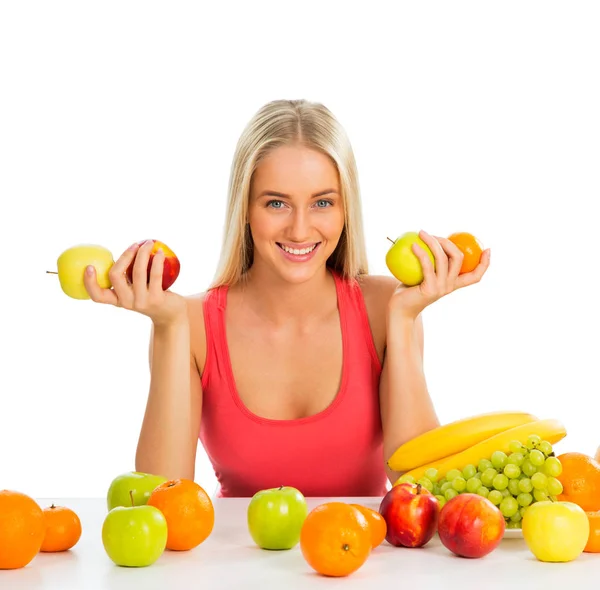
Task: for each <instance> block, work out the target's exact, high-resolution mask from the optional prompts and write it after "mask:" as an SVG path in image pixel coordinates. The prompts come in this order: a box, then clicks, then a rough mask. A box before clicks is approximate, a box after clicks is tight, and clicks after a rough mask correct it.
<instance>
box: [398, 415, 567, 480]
mask: <svg viewBox="0 0 600 590" xmlns="http://www.w3.org/2000/svg"><path fill="white" fill-rule="evenodd" d="M532 434H535V435H537V436H539V437H540V438H541V439H543V440H546V441H548V442H549V443H551V444H555V443H557V442H558V441H559V440H561V439H562V438H564V437H565V436H566V434H567V432H566V430H565V427H564V426H563V424H562V423H561V422H560V421H559V420H555V419H546V420H534V421H533V422H528V423H526V424H521V425H520V426H515V427H514V428H509V429H508V430H504V431H502V432H500V433H498V434H495V435H494V436H491V437H489V438H487V439H485V440H483V441H481V442H479V443H477V444H475V445H473V446H472V447H469V448H468V449H465V450H464V451H460V452H458V453H455V454H453V455H450V456H448V457H445V458H444V459H440V460H438V461H432V462H431V463H428V464H425V465H421V466H420V467H417V468H415V469H411V470H410V471H407V472H406V474H405V475H411V476H413V477H414V478H415V480H417V481H418V480H419V478H421V477H423V476H424V475H425V472H426V471H427V470H428V469H431V468H435V469H437V471H438V472H440V473H446V472H448V471H450V470H452V469H458V470H462V469H464V468H465V467H466V466H467V465H476V464H477V463H478V462H479V460H480V459H483V458H487V457H489V456H491V454H492V453H493V452H495V451H501V452H504V453H508V452H509V444H510V442H511V441H515V440H516V441H520V442H521V443H525V442H526V441H527V439H528V437H529V436H530V435H532Z"/></svg>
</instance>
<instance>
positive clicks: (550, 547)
mask: <svg viewBox="0 0 600 590" xmlns="http://www.w3.org/2000/svg"><path fill="white" fill-rule="evenodd" d="M521 529H522V532H523V538H524V539H525V542H526V543H527V546H528V547H529V549H530V551H531V552H532V553H533V554H534V555H535V556H536V557H537V558H538V559H539V560H540V561H552V562H565V561H573V560H574V559H575V558H576V557H578V556H579V555H580V554H581V553H582V552H583V549H584V547H585V546H586V544H587V541H588V537H589V534H590V523H589V520H588V517H587V514H586V513H585V512H584V510H583V508H581V507H580V506H578V505H577V504H575V503H573V502H559V501H551V500H545V501H542V502H535V503H534V504H531V506H529V507H528V508H527V510H525V512H524V514H523V520H522V521H521Z"/></svg>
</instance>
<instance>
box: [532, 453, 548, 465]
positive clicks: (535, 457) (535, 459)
mask: <svg viewBox="0 0 600 590" xmlns="http://www.w3.org/2000/svg"><path fill="white" fill-rule="evenodd" d="M545 460H546V457H545V456H544V453H542V451H538V450H537V449H534V450H533V451H531V453H529V461H530V463H531V464H532V465H535V466H536V467H540V466H542V465H543V464H544V461H545Z"/></svg>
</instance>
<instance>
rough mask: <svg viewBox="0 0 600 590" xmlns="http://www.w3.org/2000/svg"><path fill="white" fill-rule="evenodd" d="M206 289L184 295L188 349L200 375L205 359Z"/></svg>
mask: <svg viewBox="0 0 600 590" xmlns="http://www.w3.org/2000/svg"><path fill="white" fill-rule="evenodd" d="M207 293H208V291H202V292H201V293H195V294H193V295H188V296H186V297H185V298H184V299H185V302H186V304H187V310H188V320H189V323H190V351H191V353H192V356H193V358H194V360H195V362H196V367H197V368H198V372H199V373H200V375H202V371H203V370H204V363H205V361H206V328H205V326H204V300H205V298H206V295H207Z"/></svg>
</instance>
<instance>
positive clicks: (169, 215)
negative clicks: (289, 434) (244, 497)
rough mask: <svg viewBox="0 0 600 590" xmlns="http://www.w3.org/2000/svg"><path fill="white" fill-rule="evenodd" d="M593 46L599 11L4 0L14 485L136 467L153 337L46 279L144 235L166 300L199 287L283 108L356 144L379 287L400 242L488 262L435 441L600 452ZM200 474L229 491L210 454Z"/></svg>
mask: <svg viewBox="0 0 600 590" xmlns="http://www.w3.org/2000/svg"><path fill="white" fill-rule="evenodd" d="M599 30H600V7H599V5H598V3H597V2H576V3H566V2H561V3H556V2H548V1H544V2H522V1H521V2H503V3H489V2H481V1H480V0H479V1H476V2H475V1H474V2H447V1H444V2H440V3H435V2H423V3H410V4H409V3H406V4H404V3H398V2H379V3H378V2H373V3H370V5H369V7H368V8H367V4H365V3H364V2H360V3H358V2H357V3H350V2H326V1H322V0H320V1H318V2H313V1H307V0H303V1H302V2H300V3H285V2H281V1H277V2H275V1H273V2H265V1H258V0H253V1H252V2H246V3H242V2H239V3H237V4H235V3H231V2H229V3H227V2H224V3H217V2H211V3H200V2H169V3H155V2H126V1H125V2H123V1H119V2H102V3H91V2H81V1H73V2H59V1H55V2H39V3H31V2H17V1H16V0H15V1H12V2H10V1H8V2H4V3H3V4H2V7H1V8H0V84H1V91H0V102H1V105H0V106H1V108H0V197H1V201H2V207H1V210H0V225H1V228H0V229H1V230H2V233H1V242H0V244H1V245H2V255H3V256H2V259H3V268H2V272H1V273H0V281H1V283H0V286H1V289H0V296H1V297H2V300H1V308H0V312H1V313H2V323H1V327H0V338H1V357H0V358H1V366H0V378H1V381H0V489H3V488H9V489H15V490H19V491H22V492H25V493H28V494H30V495H32V496H37V497H44V496H46V497H49V496H57V497H61V496H62V497H73V496H103V495H104V494H105V492H106V489H107V488H108V485H109V483H110V481H111V480H112V478H113V477H115V476H116V475H118V474H119V473H121V472H124V471H128V470H130V469H133V468H134V455H135V448H136V444H137V437H138V434H139V429H140V426H141V421H142V417H143V413H144V409H145V403H146V396H147V391H148V385H149V371H148V335H149V328H150V326H149V323H148V320H147V319H146V318H145V317H143V316H139V315H136V314H134V313H131V312H126V311H124V310H120V309H116V308H113V307H105V306H100V305H96V304H94V303H92V302H91V301H76V300H73V299H70V298H68V297H67V296H65V295H64V294H63V293H62V291H61V289H60V287H59V284H58V280H57V278H56V277H55V276H53V275H49V274H46V272H45V271H46V270H53V269H54V268H55V266H56V259H57V257H58V255H59V254H60V253H61V252H62V251H63V250H64V249H66V248H68V247H70V246H72V245H75V244H78V243H82V242H91V243H98V244H102V245H104V246H106V247H108V248H109V249H111V251H112V252H113V254H114V255H115V256H118V255H120V253H121V252H122V251H123V250H124V249H125V248H126V247H127V246H128V245H129V244H131V243H132V242H133V241H135V240H141V239H145V238H149V237H152V238H157V239H160V240H162V241H164V242H166V243H167V244H168V245H169V246H170V247H171V248H172V249H173V250H174V251H175V252H176V254H177V255H178V257H179V258H180V260H181V264H182V270H181V275H180V277H179V279H178V281H177V283H176V286H175V287H176V288H175V287H174V290H176V291H178V292H179V293H181V294H184V295H187V294H191V293H195V292H199V291H203V290H204V289H205V288H206V286H207V284H208V282H209V281H210V279H211V278H212V276H213V273H214V270H215V265H216V262H217V257H218V251H219V246H220V242H221V235H222V233H221V232H222V227H223V220H224V210H225V199H226V193H227V184H228V181H229V169H230V165H231V159H232V156H233V151H234V148H235V143H236V141H237V139H238V137H239V134H240V133H241V131H242V129H243V127H244V125H245V124H246V123H247V121H248V120H249V118H250V117H251V116H252V115H253V114H254V112H255V111H256V110H257V109H258V108H260V106H262V105H263V104H264V103H266V102H268V101H270V100H273V99H276V98H308V99H310V100H316V101H320V102H322V103H324V104H325V105H326V106H328V107H329V108H330V109H331V110H332V111H333V112H334V114H335V115H336V116H337V117H338V118H339V120H340V121H341V123H342V124H343V125H344V127H345V128H346V130H347V132H348V133H349V135H350V138H351V141H352V144H353V147H354V150H355V153H356V157H357V160H358V166H359V172H360V182H361V189H362V195H363V210H364V216H365V223H366V238H367V245H368V253H369V262H370V270H371V272H372V273H375V274H388V271H387V269H386V267H385V253H386V251H387V248H388V246H389V242H388V241H387V240H386V236H390V237H394V236H396V235H399V234H400V233H403V232H404V231H408V230H418V229H421V228H422V229H425V230H427V231H429V232H430V233H433V234H437V235H448V234H450V233H451V232H453V231H458V230H466V231H471V232H473V233H475V234H476V235H477V236H478V237H479V238H480V239H481V241H482V242H483V243H484V245H485V246H490V247H491V248H492V264H491V267H490V270H489V272H488V274H487V275H486V277H485V279H484V280H483V282H482V283H480V284H479V285H477V286H474V287H471V288H469V289H465V290H462V291H459V292H456V293H454V294H452V295H450V296H448V297H447V298H445V299H443V300H441V301H439V302H437V303H435V304H434V305H433V306H432V307H431V308H429V309H428V310H426V312H425V314H424V319H425V330H426V333H425V338H426V352H425V355H426V357H425V362H426V373H427V379H428V384H429V389H430V392H431V395H432V397H433V400H434V403H435V406H436V409H437V411H438V414H439V417H440V419H441V420H442V422H449V421H451V420H455V419H458V418H462V417H465V416H468V415H472V414H476V413H479V412H486V411H493V410H499V409H511V408H516V409H522V410H527V411H531V412H533V413H534V414H536V415H539V416H540V417H555V418H560V419H562V420H563V421H564V423H565V425H566V427H567V431H568V435H567V437H566V439H564V441H563V442H562V443H560V445H557V450H559V451H565V450H578V451H581V452H585V453H587V454H592V453H594V452H595V449H596V447H597V446H598V445H599V444H600V429H599V428H598V405H599V404H598V392H599V389H600V376H599V374H598V364H599V357H600V350H599V349H598V340H597V334H598V329H599V327H600V316H599V312H598V287H599V281H598V221H597V217H596V215H595V214H594V213H593V211H594V210H595V209H596V208H597V201H598V196H599V189H600V174H599V167H600V141H599V137H600V108H599V105H600V76H599V73H600V35H598V31H599ZM348 437H349V452H351V433H348ZM196 481H198V483H200V484H201V485H203V486H205V487H206V488H207V489H208V490H210V491H212V490H213V489H214V486H215V483H216V482H215V479H214V476H213V473H212V470H211V467H210V464H209V463H208V461H207V459H206V457H205V455H204V453H203V451H202V448H201V447H200V449H199V453H198V467H197V471H196Z"/></svg>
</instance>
